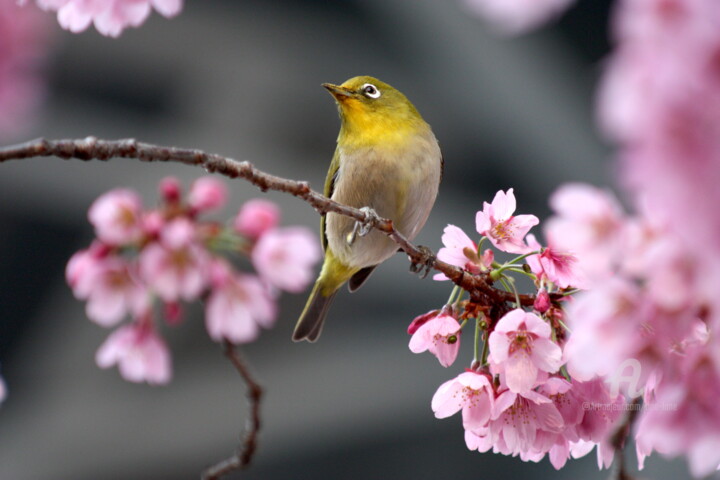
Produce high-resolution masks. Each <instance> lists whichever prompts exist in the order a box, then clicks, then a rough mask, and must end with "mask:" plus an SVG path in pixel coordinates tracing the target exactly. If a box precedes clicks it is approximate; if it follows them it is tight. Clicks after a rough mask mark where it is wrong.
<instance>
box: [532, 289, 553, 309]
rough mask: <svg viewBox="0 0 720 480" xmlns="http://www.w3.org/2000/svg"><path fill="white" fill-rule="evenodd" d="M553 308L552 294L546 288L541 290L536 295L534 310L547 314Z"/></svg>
mask: <svg viewBox="0 0 720 480" xmlns="http://www.w3.org/2000/svg"><path fill="white" fill-rule="evenodd" d="M551 306H552V301H551V300H550V294H549V293H548V291H547V290H546V289H544V288H541V289H540V290H538V292H537V294H536V295H535V302H533V308H534V309H535V311H536V312H538V313H545V312H547V311H548V310H549V309H550V307H551Z"/></svg>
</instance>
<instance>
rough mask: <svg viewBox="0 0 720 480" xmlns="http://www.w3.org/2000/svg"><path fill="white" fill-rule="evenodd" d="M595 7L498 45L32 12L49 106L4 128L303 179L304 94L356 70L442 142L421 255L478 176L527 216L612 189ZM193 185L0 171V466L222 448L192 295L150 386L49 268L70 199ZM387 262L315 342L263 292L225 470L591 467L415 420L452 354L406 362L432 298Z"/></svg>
mask: <svg viewBox="0 0 720 480" xmlns="http://www.w3.org/2000/svg"><path fill="white" fill-rule="evenodd" d="M609 9H610V2H609V1H600V0H595V1H589V0H585V1H581V2H580V4H579V5H578V6H576V7H575V8H574V9H572V10H571V11H570V12H568V14H567V15H566V16H565V17H563V18H562V19H561V20H560V21H559V22H558V23H557V24H556V25H554V26H552V27H550V28H546V29H543V30H541V31H540V32H538V33H534V34H531V35H527V36H524V37H521V38H517V39H503V38H499V37H497V36H495V35H493V34H492V32H491V31H489V29H488V28H486V26H484V25H483V24H482V23H481V22H480V21H479V20H478V19H477V18H474V17H473V16H471V15H469V14H468V13H467V11H465V10H464V8H463V5H462V3H461V2H460V1H459V0H452V1H448V0H445V1H438V0H416V1H413V2H407V1H403V0H363V1H359V0H356V1H350V0H326V1H320V0H317V1H313V0H251V1H198V0H187V1H186V5H185V9H184V11H183V13H182V14H181V15H180V16H179V17H177V18H175V19H172V20H167V19H164V18H162V17H159V16H158V15H157V14H154V15H153V16H152V17H151V19H150V20H149V21H148V22H147V23H146V24H145V25H144V26H142V27H141V28H140V29H131V30H127V31H126V32H125V33H124V34H123V35H122V37H121V38H120V39H119V40H113V39H108V38H105V37H101V36H100V35H98V34H97V33H96V32H95V31H94V30H93V31H88V32H86V33H84V34H82V35H73V34H70V33H68V32H64V31H61V30H60V29H59V27H57V26H56V25H55V24H54V20H53V21H52V22H50V24H51V26H52V27H53V29H54V30H57V31H56V32H55V35H54V39H53V44H54V50H53V52H52V55H51V58H50V65H49V67H48V75H49V82H50V92H49V98H48V100H47V103H46V105H45V108H44V110H43V115H42V117H41V118H40V119H39V121H38V123H37V125H36V126H35V128H34V130H33V131H31V132H27V134H26V135H25V136H23V137H22V138H17V139H16V140H17V141H22V140H26V139H28V138H32V137H36V136H45V137H48V138H80V137H84V136H87V135H91V134H92V135H95V136H98V137H100V138H123V137H136V138H138V139H140V140H143V141H147V142H153V143H158V144H163V145H176V146H182V147H194V148H200V149H204V150H207V151H210V152H216V153H221V154H224V155H228V156H231V157H234V158H238V159H242V160H251V161H253V162H254V163H255V164H256V165H257V166H258V167H259V168H261V169H264V170H266V171H269V172H272V173H276V174H279V175H283V176H287V177H292V178H296V179H303V180H308V181H310V183H311V185H312V186H313V187H315V188H317V189H321V188H322V182H323V180H324V177H325V171H326V169H327V166H328V164H329V160H330V158H331V155H332V153H333V150H334V143H335V138H336V135H337V131H338V127H339V122H338V119H337V114H336V109H335V106H334V104H333V101H332V99H331V97H330V96H329V95H328V94H327V92H325V91H324V90H323V89H322V88H321V87H320V83H322V82H335V83H339V82H342V81H344V80H345V79H347V78H349V77H352V76H355V75H359V74H369V75H374V76H377V77H379V78H381V79H382V80H384V81H386V82H388V83H391V84H392V85H394V86H396V87H397V88H399V89H400V90H402V91H403V92H404V93H405V94H406V95H407V96H408V97H409V98H410V99H411V100H412V101H413V102H414V103H415V105H416V106H417V107H418V109H419V110H420V111H421V112H422V114H423V116H424V117H425V119H426V120H427V121H428V122H429V123H430V124H431V125H432V126H433V128H434V131H435V133H436V135H437V137H438V138H439V140H440V142H441V145H442V148H443V152H444V156H445V165H446V169H445V177H444V180H443V183H442V185H441V190H440V196H439V198H438V202H437V204H436V207H435V210H434V211H433V214H432V216H431V218H430V220H429V222H428V224H427V225H426V227H425V229H424V231H423V232H422V233H421V235H420V237H419V238H418V242H417V243H420V244H423V245H427V246H429V247H431V248H433V249H434V250H437V248H439V246H440V235H441V232H442V229H443V227H444V226H445V225H446V224H447V223H454V224H457V225H459V226H461V227H463V228H465V229H466V230H467V231H469V232H470V231H473V226H474V215H475V212H476V211H477V210H478V209H480V208H481V207H482V202H483V201H489V200H491V198H492V196H493V194H494V192H495V191H497V190H499V189H507V188H509V187H514V188H515V192H516V195H517V197H518V203H519V212H520V213H535V214H537V215H538V216H540V217H541V218H544V217H546V216H547V214H548V209H547V204H546V202H547V198H548V195H549V194H550V193H551V192H552V191H553V190H554V189H555V188H556V187H557V186H558V185H559V184H560V183H562V182H566V181H570V180H583V181H589V182H592V183H595V184H599V185H604V184H607V183H608V182H609V181H610V180H611V178H612V174H611V169H612V162H611V161H610V160H609V159H610V158H611V150H610V149H609V148H608V147H607V146H606V145H603V143H602V141H601V139H600V137H599V135H598V134H597V131H596V129H595V127H594V119H593V92H594V85H595V82H596V80H597V77H598V75H599V73H600V69H601V61H602V58H603V57H604V55H605V54H606V53H607V51H608V43H607V36H606V26H607V18H608V11H609ZM201 174H202V172H201V171H200V170H198V169H195V168H191V167H184V166H180V165H172V164H164V165H154V164H140V163H139V162H137V161H133V160H115V161H111V162H108V163H101V162H94V163H93V162H91V163H83V162H79V161H69V162H64V161H61V160H57V159H35V160H26V161H22V162H11V163H8V164H5V165H2V166H1V167H0V225H2V228H0V252H2V253H1V254H0V312H1V315H2V320H0V362H1V363H2V374H3V376H4V377H5V379H6V381H7V383H8V385H9V388H10V395H9V398H8V400H7V401H6V402H5V403H4V404H3V405H2V407H1V408H0V479H2V480H45V479H48V480H50V479H51V480H65V479H67V480H91V479H98V478H103V479H186V478H187V479H191V478H198V476H199V472H200V471H201V470H202V469H204V468H205V467H207V466H209V465H210V464H212V463H214V462H215V461H217V460H219V459H221V458H223V457H225V456H227V455H228V454H230V453H231V452H232V450H233V449H234V447H235V445H236V444H237V442H238V435H239V432H240V431H241V430H242V427H243V425H244V418H245V413H246V404H245V398H244V389H243V385H242V383H241V381H240V380H239V377H238V376H237V375H236V373H235V372H234V370H233V369H232V367H231V366H230V364H229V363H228V362H227V361H226V360H225V359H224V358H223V356H222V354H221V350H220V348H219V346H218V345H217V344H214V343H213V342H211V341H210V340H209V338H208V337H207V335H206V333H205V331H204V326H203V322H202V316H201V308H200V307H199V306H195V307H193V308H191V309H190V311H189V312H188V315H187V316H186V319H185V322H184V324H183V325H182V326H180V327H177V328H172V329H167V328H166V329H165V332H164V333H165V336H166V338H167V339H168V340H169V342H170V344H171V348H172V352H173V359H174V378H173V381H172V383H171V384H170V385H169V386H166V387H150V386H147V385H144V384H143V385H135V384H130V383H128V382H125V381H123V380H122V379H121V378H120V376H119V374H118V373H117V370H115V369H113V370H108V371H104V370H100V369H99V368H97V367H96V366H95V364H94V353H95V350H96V349H97V347H98V346H99V345H100V343H101V342H102V341H103V340H104V338H105V337H106V335H107V334H108V333H109V332H108V331H107V330H104V329H102V328H100V327H98V326H97V325H95V324H93V323H91V322H90V321H88V320H87V319H86V318H85V316H84V312H83V304H81V303H79V302H77V301H75V300H74V299H73V297H72V294H71V292H70V290H69V289H68V287H67V286H66V285H65V284H64V276H63V275H64V273H63V272H64V266H65V263H66V261H67V259H68V258H69V257H70V255H71V254H72V253H73V252H74V251H76V250H78V249H80V248H84V247H86V246H87V244H88V243H89V241H90V240H91V237H92V231H91V228H90V226H89V225H88V223H87V220H86V211H87V208H88V206H89V205H90V203H91V202H92V201H93V200H94V199H95V198H96V197H97V196H99V195H100V194H102V193H103V192H105V191H107V190H109V189H111V188H113V187H116V186H129V187H132V188H134V189H137V190H138V191H140V192H141V193H142V194H143V195H144V198H145V200H146V204H149V205H151V204H153V202H154V201H155V198H156V193H155V189H156V185H157V182H158V181H159V180H160V179H161V178H163V177H164V176H167V175H175V176H178V177H180V178H181V179H182V180H183V181H184V182H185V185H188V184H189V183H190V182H191V181H192V180H193V179H194V178H196V177H198V176H199V175H201ZM228 183H229V182H228ZM230 187H231V191H232V202H231V203H232V207H229V208H228V209H227V210H226V211H225V212H224V213H225V216H226V217H228V216H230V215H233V214H234V213H236V211H237V207H238V206H239V205H240V203H241V202H243V201H245V200H247V199H249V198H253V197H255V196H259V195H261V193H260V192H259V191H258V190H257V189H256V188H254V187H252V186H250V185H248V184H246V183H243V182H242V181H235V182H232V183H231V184H230ZM267 196H268V197H270V198H271V199H273V200H275V201H277V202H278V203H279V204H280V205H281V206H282V208H283V213H284V219H283V221H284V223H285V224H303V225H308V226H311V227H312V228H315V227H316V225H317V224H318V217H317V214H316V213H315V212H314V211H313V210H312V209H311V208H310V207H309V206H307V205H306V204H303V203H302V202H300V201H298V200H295V199H292V198H288V197H285V196H282V195H279V194H272V193H270V194H267ZM407 270H408V264H407V261H406V260H405V259H404V258H403V257H402V256H401V255H398V256H397V258H394V259H391V260H390V261H388V262H387V263H386V264H385V265H383V266H382V268H380V269H379V270H378V271H377V272H376V273H375V275H374V276H373V278H372V279H371V281H369V282H368V284H367V285H366V286H365V287H363V289H362V290H360V291H359V292H358V293H356V294H354V295H349V294H347V293H345V292H343V293H342V294H341V295H339V297H338V298H337V300H336V301H335V304H334V305H333V309H332V311H331V315H330V319H329V322H328V325H327V326H326V328H325V330H324V333H323V336H322V339H321V340H320V342H319V343H317V344H315V345H309V344H305V343H303V344H293V343H292V342H291V341H290V333H291V331H292V328H293V325H294V323H295V320H296V318H297V316H298V314H299V313H300V310H301V308H302V305H303V304H304V302H305V295H304V294H303V295H295V296H292V295H286V296H284V297H283V300H282V303H281V316H280V320H279V322H278V324H277V327H276V328H275V329H274V330H272V331H267V332H265V333H263V335H262V337H261V338H260V340H259V341H258V342H256V343H254V344H252V345H249V346H247V347H246V348H244V349H243V350H244V352H245V353H246V356H247V358H248V359H249V360H250V362H251V363H252V365H253V370H254V372H255V373H256V375H257V376H258V377H259V379H260V382H261V383H262V385H263V386H264V387H265V388H266V391H267V395H266V397H265V401H264V403H263V405H262V416H263V422H264V424H263V430H262V433H261V436H260V449H259V451H258V453H257V456H256V458H255V460H254V463H253V465H252V467H251V468H250V469H249V470H248V471H246V472H244V473H243V474H242V475H238V476H237V477H231V478H244V479H326V478H327V479H348V480H350V479H386V478H396V479H403V478H435V479H437V478H453V479H458V480H461V479H483V478H487V479H493V478H533V479H542V478H552V479H576V478H589V479H600V478H605V477H606V476H607V472H598V471H597V468H596V466H595V457H594V454H591V455H590V456H589V457H588V458H585V459H582V460H579V461H574V462H570V463H569V465H568V466H567V467H566V468H565V469H563V470H562V471H560V472H555V471H554V470H553V468H552V467H551V466H550V464H549V462H548V461H547V460H544V461H543V462H541V463H540V464H525V463H522V462H521V461H519V460H518V459H512V458H506V457H502V456H499V455H492V454H479V453H477V452H474V453H473V452H469V451H468V450H467V449H466V447H465V444H464V441H463V431H462V427H461V422H460V418H459V416H456V417H453V418H450V419H447V420H442V421H441V420H436V419H435V418H434V417H433V414H432V411H431V410H430V399H431V398H432V395H433V393H434V392H435V390H436V388H437V386H438V385H439V384H440V383H442V382H444V381H445V380H447V379H449V378H451V377H453V376H455V375H457V374H458V373H459V372H460V371H462V368H463V362H466V361H468V360H469V359H470V354H469V353H467V348H465V349H464V350H465V351H466V353H465V355H463V354H462V353H461V357H460V359H459V361H458V364H457V365H455V366H453V367H451V368H449V369H447V370H446V369H443V368H442V367H441V366H440V365H439V364H438V363H437V361H436V360H435V359H434V358H433V357H431V356H430V355H427V354H425V355H413V354H412V353H410V351H409V350H408V349H407V342H408V340H409V338H408V335H407V334H406V332H405V330H406V327H407V324H408V323H409V322H410V320H411V319H412V318H413V317H414V316H416V315H418V314H420V313H423V312H425V311H427V310H430V309H432V308H436V307H439V306H440V305H441V304H442V303H443V302H444V301H445V300H446V298H447V296H448V293H449V287H448V285H447V284H440V283H437V282H433V281H431V280H430V279H426V280H420V279H418V278H417V277H414V276H411V275H409V274H408V272H407ZM466 343H467V344H466V345H465V347H470V345H469V342H466ZM629 456H630V458H632V460H631V461H634V455H632V454H629ZM643 473H644V476H646V477H649V478H656V479H660V478H684V477H686V476H687V474H686V473H685V467H684V465H683V464H682V462H674V463H668V462H666V461H664V460H662V459H652V460H651V461H650V462H649V467H648V468H647V470H646V471H645V472H643Z"/></svg>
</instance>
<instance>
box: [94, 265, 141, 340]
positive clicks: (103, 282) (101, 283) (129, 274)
mask: <svg viewBox="0 0 720 480" xmlns="http://www.w3.org/2000/svg"><path fill="white" fill-rule="evenodd" d="M93 268H94V271H93V272H92V274H91V277H90V278H91V280H92V286H91V288H90V289H89V291H88V295H87V304H86V305H85V313H86V314H87V316H88V318H89V319H90V320H93V321H95V322H97V323H98V324H99V325H102V326H103V327H111V326H113V325H116V324H117V323H118V322H120V320H122V319H123V317H124V316H125V315H127V314H133V313H137V312H139V311H140V310H142V309H143V308H147V303H148V292H147V291H146V289H145V288H144V287H143V286H142V285H141V284H140V283H138V281H137V279H136V275H135V273H134V272H133V267H132V266H131V265H129V264H128V263H127V262H126V261H125V260H124V259H122V258H120V257H117V256H108V257H105V258H103V259H102V260H100V261H99V262H97V263H96V264H95V265H94V266H93Z"/></svg>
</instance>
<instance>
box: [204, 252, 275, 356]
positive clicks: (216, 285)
mask: <svg viewBox="0 0 720 480" xmlns="http://www.w3.org/2000/svg"><path fill="white" fill-rule="evenodd" d="M212 277H213V280H212V282H213V289H212V292H211V294H210V298H209V299H208V301H207V304H206V308H205V325H206V327H207V330H208V333H209V334H210V338H212V339H213V340H215V341H221V340H223V339H227V340H229V341H231V342H232V343H235V344H238V343H247V342H252V341H253V340H255V339H256V338H257V337H258V335H259V333H260V327H261V326H262V327H265V328H270V327H272V325H273V323H274V320H275V314H276V312H275V305H274V302H273V300H272V299H271V298H270V296H269V294H268V292H267V290H266V288H265V286H264V285H263V284H262V282H261V281H260V280H259V279H258V278H257V277H255V276H253V275H243V274H236V273H234V272H232V270H231V267H230V266H229V265H228V264H226V263H225V262H221V261H217V262H215V263H214V264H213V274H212Z"/></svg>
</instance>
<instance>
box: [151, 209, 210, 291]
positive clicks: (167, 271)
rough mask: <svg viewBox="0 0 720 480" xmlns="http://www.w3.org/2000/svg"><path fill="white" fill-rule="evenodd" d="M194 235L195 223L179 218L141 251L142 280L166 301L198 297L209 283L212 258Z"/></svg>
mask: <svg viewBox="0 0 720 480" xmlns="http://www.w3.org/2000/svg"><path fill="white" fill-rule="evenodd" d="M194 235H195V229H194V225H193V223H192V222H191V221H190V220H188V219H186V218H178V219H176V220H173V221H172V222H170V223H169V224H168V225H167V226H166V227H165V228H164V229H163V231H162V233H161V236H160V241H159V242H153V243H151V244H149V245H147V246H146V247H145V248H144V249H143V250H142V252H141V253H140V257H139V259H138V261H139V263H140V273H141V276H142V278H143V280H144V281H145V282H146V283H147V284H148V286H149V287H151V288H152V289H153V290H154V291H155V292H157V294H158V295H159V296H160V298H162V299H163V300H165V301H166V302H174V301H177V300H180V299H182V300H186V301H191V300H195V299H196V298H197V297H198V296H199V295H200V293H201V292H202V291H203V289H204V288H205V287H206V285H207V279H208V274H209V271H208V269H209V261H210V257H209V254H208V252H207V250H205V249H204V248H203V247H202V246H200V245H199V244H198V243H197V242H196V241H195V239H194Z"/></svg>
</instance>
